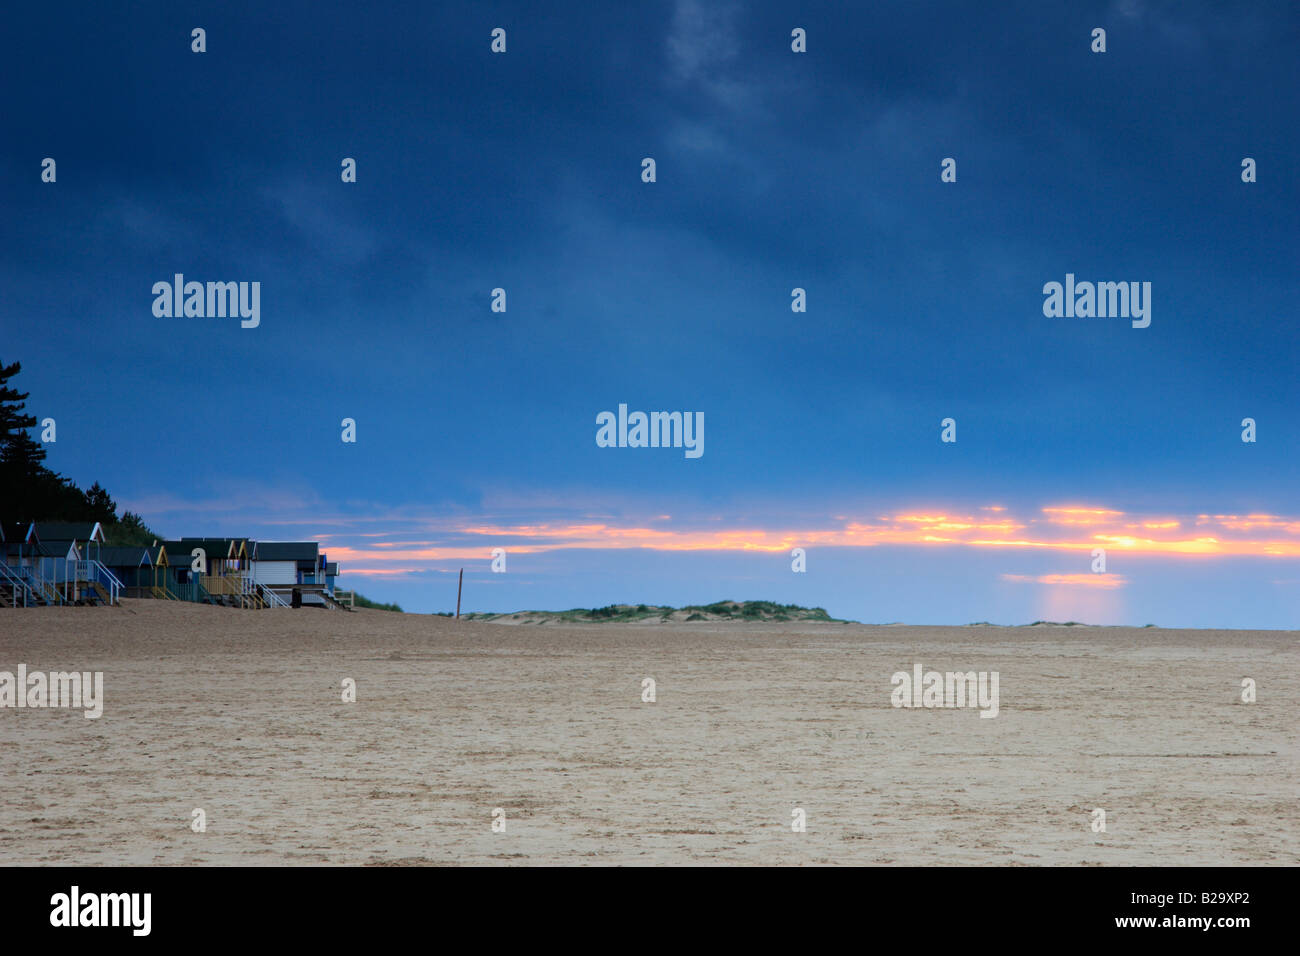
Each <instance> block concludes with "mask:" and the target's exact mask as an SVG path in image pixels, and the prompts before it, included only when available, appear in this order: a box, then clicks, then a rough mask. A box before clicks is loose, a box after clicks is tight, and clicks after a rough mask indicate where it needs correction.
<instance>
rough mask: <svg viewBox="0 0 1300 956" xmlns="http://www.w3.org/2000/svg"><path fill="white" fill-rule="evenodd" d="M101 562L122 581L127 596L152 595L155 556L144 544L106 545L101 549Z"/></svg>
mask: <svg viewBox="0 0 1300 956" xmlns="http://www.w3.org/2000/svg"><path fill="white" fill-rule="evenodd" d="M99 562H100V564H102V565H104V567H106V568H108V570H109V571H111V572H112V573H113V574H114V575H115V576H116V577H117V579H118V580H119V581H121V582H122V586H123V588H124V589H125V591H126V596H127V597H149V596H151V594H152V588H153V581H154V566H153V558H152V556H151V555H150V554H149V549H148V548H146V547H145V546H144V545H141V544H136V545H130V546H126V547H112V546H107V545H106V546H104V547H101V548H100V549H99Z"/></svg>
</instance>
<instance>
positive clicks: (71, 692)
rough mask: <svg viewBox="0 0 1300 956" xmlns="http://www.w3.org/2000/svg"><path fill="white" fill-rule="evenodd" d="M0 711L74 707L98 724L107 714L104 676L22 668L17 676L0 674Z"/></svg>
mask: <svg viewBox="0 0 1300 956" xmlns="http://www.w3.org/2000/svg"><path fill="white" fill-rule="evenodd" d="M0 707H71V708H80V709H82V710H84V711H85V716H86V717H87V718H88V719H91V720H94V719H95V718H96V717H100V716H102V715H103V713H104V672H103V671H95V672H94V673H91V672H90V671H50V672H49V673H48V674H46V673H44V672H42V671H32V672H31V673H28V671H27V665H26V664H19V665H18V673H17V675H16V676H15V675H14V674H13V673H12V672H10V671H0Z"/></svg>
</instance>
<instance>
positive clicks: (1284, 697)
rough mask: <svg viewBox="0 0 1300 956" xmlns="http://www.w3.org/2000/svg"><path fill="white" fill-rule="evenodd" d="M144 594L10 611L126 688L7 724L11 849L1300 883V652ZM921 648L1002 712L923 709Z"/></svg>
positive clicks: (987, 632) (1174, 634)
mask: <svg viewBox="0 0 1300 956" xmlns="http://www.w3.org/2000/svg"><path fill="white" fill-rule="evenodd" d="M124 605H125V606H124V607H122V608H120V609H101V608H52V609H44V608H43V609H33V610H18V611H13V610H4V611H0V670H7V671H14V670H15V669H16V667H17V665H18V664H19V663H24V664H26V665H28V667H29V668H31V669H33V670H38V669H39V670H46V671H59V670H72V669H75V670H82V671H85V670H90V671H96V670H101V671H103V672H104V693H105V701H104V713H103V716H102V717H101V718H99V719H98V720H90V719H86V718H85V717H83V716H82V714H81V713H80V712H79V711H70V710H50V709H46V710H41V709H23V710H17V709H5V710H0V757H2V758H3V762H4V767H5V773H4V777H3V799H2V800H0V856H2V857H3V859H4V860H5V861H6V862H9V863H36V864H48V863H88V864H109V863H128V864H131V863H141V864H142V863H162V864H196V863H198V864H234V863H240V864H258V863H290V864H295V863H304V864H311V863H348V864H355V863H365V864H406V863H443V864H463V863H470V864H495V863H527V864H582V863H596V864H609V863H664V864H692V863H708V864H713V863H764V864H807V863H836V864H843V863H850V864H854V863H856V864H887V863H903V864H930V863H933V864H947V865H951V864H963V865H966V864H1105V865H1115V864H1121V865H1127V864H1289V865H1295V864H1297V863H1300V807H1298V806H1297V801H1296V794H1297V793H1298V792H1300V745H1298V743H1297V732H1298V730H1297V729H1298V726H1300V721H1298V720H1297V717H1298V716H1300V706H1298V705H1300V634H1298V633H1297V632H1246V631H1168V630H1159V629H1141V630H1137V629H1132V630H1130V629H1124V628H1087V627H1071V628H1032V629H1031V628H1021V629H1008V628H979V627H975V628H971V627H959V628H957V627H954V628H946V627H887V628H886V627H878V628H873V627H865V626H860V625H843V624H834V625H830V624H748V625H742V624H739V623H735V624H718V625H713V624H708V625H705V626H701V624H700V622H695V623H692V624H691V625H676V624H667V625H655V624H640V625H636V626H633V627H627V626H617V625H615V626H601V625H575V626H566V627H557V626H546V627H530V626H504V625H498V624H491V623H479V622H456V621H452V620H448V619H446V618H440V617H426V616H415V615H398V614H390V613H385V612H379V611H358V612H356V613H354V614H345V613H341V612H334V613H331V612H324V611H312V610H300V611H264V612H254V611H234V610H227V609H221V608H212V607H206V606H197V605H187V604H177V603H171V602H155V601H132V602H124ZM918 661H919V662H921V663H922V664H923V665H924V666H925V667H926V668H934V669H936V670H940V671H947V670H961V671H966V670H975V671H998V672H999V674H1000V698H1001V699H1000V712H999V715H998V716H997V718H995V719H981V718H980V717H979V714H978V712H977V711H975V710H971V709H964V710H942V709H932V710H926V709H912V710H909V709H898V708H894V707H892V706H891V704H890V691H891V689H892V688H891V684H890V675H891V674H892V673H894V672H895V671H900V670H903V671H905V670H910V669H911V667H912V665H913V663H914V662H918ZM645 677H652V678H654V680H655V681H656V685H657V686H656V690H657V701H656V702H655V703H643V702H642V700H641V687H642V679H643V678H645ZM1244 677H1252V678H1254V679H1255V680H1256V681H1257V682H1258V686H1259V691H1258V693H1259V697H1258V700H1257V701H1256V702H1255V703H1252V704H1243V703H1241V702H1240V699H1239V695H1240V683H1241V680H1242V678H1244ZM344 678H353V679H354V680H355V681H356V687H357V701H356V703H351V704H348V703H343V702H342V701H341V689H340V682H341V681H343V679H344ZM498 807H499V808H502V809H503V810H504V812H505V823H506V828H505V831H504V832H493V830H492V825H491V824H492V812H493V810H494V808H498ZM796 807H797V808H802V809H803V810H804V811H805V812H806V815H807V832H805V833H793V832H791V828H790V823H791V811H792V809H793V808H796ZM1097 807H1102V808H1105V809H1106V811H1107V831H1106V832H1105V833H1094V832H1092V830H1091V829H1090V827H1089V822H1090V816H1089V814H1090V812H1091V811H1092V810H1093V809H1094V808H1097ZM195 808H202V809H203V810H204V811H205V813H206V819H207V831H206V832H205V833H195V832H193V831H192V830H191V828H190V823H191V812H192V811H193V810H194V809H195Z"/></svg>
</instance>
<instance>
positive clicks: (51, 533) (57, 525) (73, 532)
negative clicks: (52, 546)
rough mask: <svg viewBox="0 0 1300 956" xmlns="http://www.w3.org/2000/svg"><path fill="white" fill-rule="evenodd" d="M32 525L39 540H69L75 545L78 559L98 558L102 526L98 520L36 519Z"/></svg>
mask: <svg viewBox="0 0 1300 956" xmlns="http://www.w3.org/2000/svg"><path fill="white" fill-rule="evenodd" d="M34 527H35V529H36V533H37V535H39V537H40V540H41V541H45V542H55V541H58V542H65V541H71V542H72V543H73V544H75V545H77V555H78V560H80V559H85V560H87V561H98V560H99V549H100V547H102V546H103V544H104V527H103V525H101V524H100V523H99V522H98V521H38V522H36V523H35V525H34Z"/></svg>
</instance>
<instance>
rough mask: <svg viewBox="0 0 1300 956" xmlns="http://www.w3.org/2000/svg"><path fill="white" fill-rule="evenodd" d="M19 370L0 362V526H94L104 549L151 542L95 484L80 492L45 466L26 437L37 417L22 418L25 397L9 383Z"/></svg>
mask: <svg viewBox="0 0 1300 956" xmlns="http://www.w3.org/2000/svg"><path fill="white" fill-rule="evenodd" d="M21 371H22V363H21V362H14V363H12V364H10V365H6V364H4V362H3V361H0V521H6V522H14V521H21V522H27V521H98V522H99V523H100V524H101V525H103V527H104V534H105V537H106V539H107V542H108V543H109V544H117V545H132V544H141V545H144V544H150V543H151V542H152V541H154V540H155V539H156V538H157V537H158V536H157V535H156V534H154V533H153V532H152V531H150V530H149V528H148V527H146V526H145V523H144V519H143V518H141V517H140V515H138V514H136V513H135V512H133V511H127V512H124V513H123V514H122V515H121V516H119V515H118V513H117V503H116V502H115V501H114V500H113V499H112V497H111V496H110V495H109V493H108V491H107V490H106V489H105V488H103V487H102V486H101V485H100V484H99V482H98V481H96V482H95V483H94V484H93V485H91V486H90V487H89V488H87V489H85V490H84V491H83V490H82V489H81V488H79V487H77V485H76V483H75V482H74V481H73V480H72V479H71V478H65V477H64V476H63V475H60V474H59V473H58V472H56V471H52V470H51V469H50V468H48V467H47V466H46V465H45V447H44V446H43V445H42V444H41V443H40V442H38V441H37V440H36V439H35V438H34V437H33V436H32V435H31V433H30V429H32V428H34V427H35V426H36V416H35V415H30V414H28V413H27V398H28V393H27V392H20V391H18V390H17V389H16V388H15V387H14V386H13V385H12V384H11V380H12V379H13V378H14V376H16V375H17V374H18V373H19V372H21Z"/></svg>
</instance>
